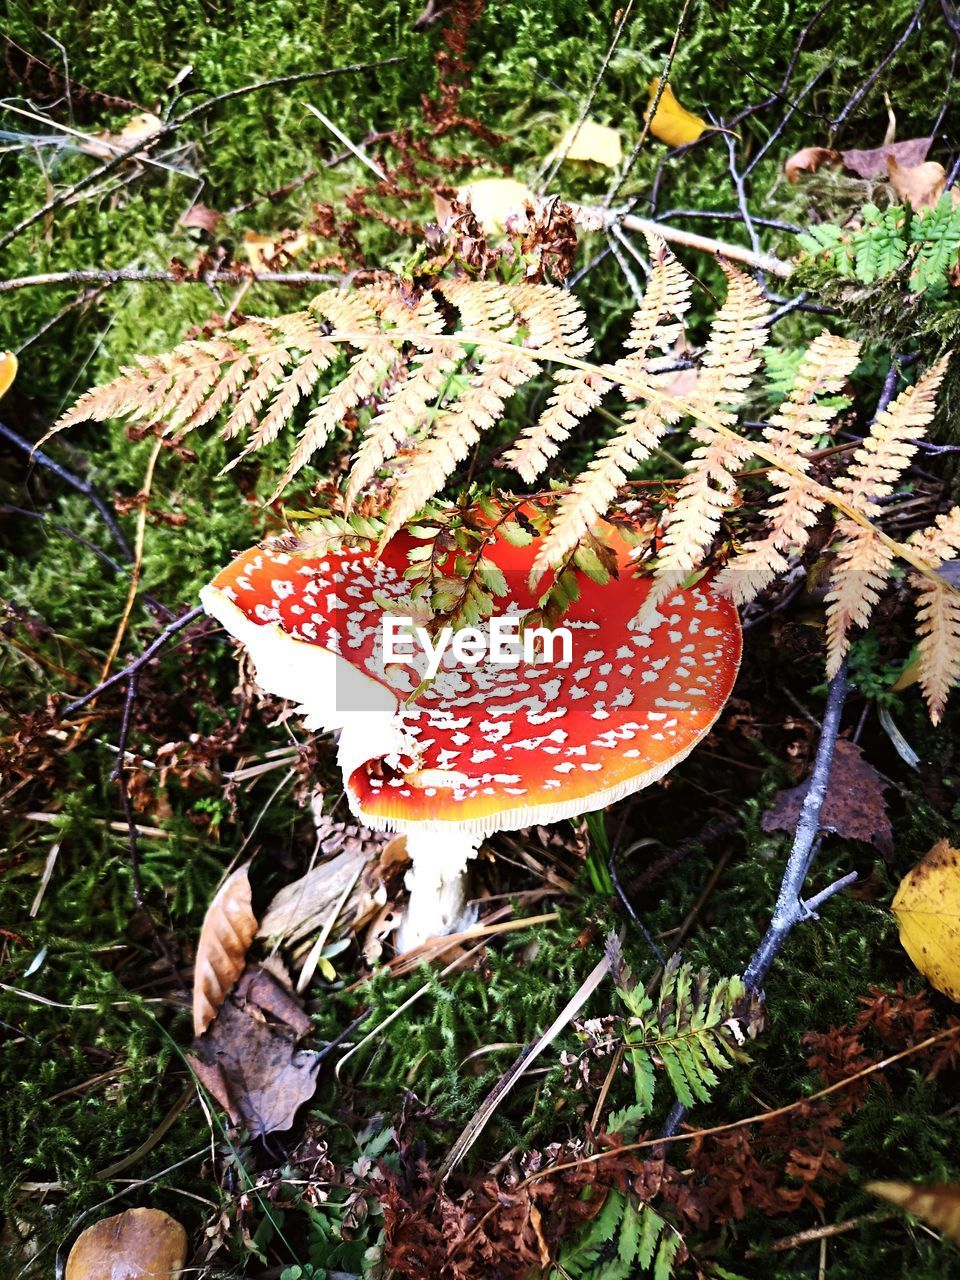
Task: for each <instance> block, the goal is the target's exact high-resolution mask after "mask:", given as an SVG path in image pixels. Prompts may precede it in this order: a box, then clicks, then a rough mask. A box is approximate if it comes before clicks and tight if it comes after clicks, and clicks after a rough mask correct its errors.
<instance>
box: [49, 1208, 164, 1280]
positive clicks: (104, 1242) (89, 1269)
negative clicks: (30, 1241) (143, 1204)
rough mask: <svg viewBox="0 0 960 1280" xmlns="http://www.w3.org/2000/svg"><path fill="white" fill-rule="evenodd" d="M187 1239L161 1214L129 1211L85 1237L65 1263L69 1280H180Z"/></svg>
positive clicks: (103, 1220)
mask: <svg viewBox="0 0 960 1280" xmlns="http://www.w3.org/2000/svg"><path fill="white" fill-rule="evenodd" d="M186 1261H187V1233H186V1231H184V1229H183V1227H182V1226H181V1225H180V1223H179V1222H177V1220H176V1218H171V1217H170V1215H169V1214H168V1213H164V1212H163V1211H162V1210H160V1209H127V1210H126V1212H125V1213H117V1214H114V1216H113V1217H112V1218H101V1219H100V1221H99V1222H95V1223H94V1224H93V1226H92V1227H87V1229H86V1231H82V1232H81V1233H80V1235H79V1236H78V1237H77V1239H76V1241H75V1242H74V1245H73V1248H72V1249H71V1250H70V1255H69V1257H68V1258H67V1269H66V1273H65V1280H178V1277H180V1276H181V1275H182V1274H183V1268H184V1266H185V1264H186Z"/></svg>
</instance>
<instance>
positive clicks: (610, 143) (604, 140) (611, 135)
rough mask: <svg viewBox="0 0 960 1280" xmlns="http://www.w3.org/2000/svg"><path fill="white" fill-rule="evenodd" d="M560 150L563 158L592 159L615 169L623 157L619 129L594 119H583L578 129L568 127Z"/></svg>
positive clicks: (596, 162) (595, 162)
mask: <svg viewBox="0 0 960 1280" xmlns="http://www.w3.org/2000/svg"><path fill="white" fill-rule="evenodd" d="M574 130H576V132H574ZM560 150H561V152H562V153H563V155H564V159H565V160H592V161H593V163H594V164H602V165H605V166H606V167H607V168H608V169H616V168H617V167H618V166H619V164H620V161H621V160H622V159H623V147H622V145H621V142H620V132H619V130H617V129H611V128H610V127H609V125H605V124H597V122H596V120H584V122H583V124H582V125H581V126H580V128H579V129H577V127H576V125H573V126H572V127H571V128H570V129H568V130H567V132H566V133H565V134H564V137H563V141H562V142H561V143H560Z"/></svg>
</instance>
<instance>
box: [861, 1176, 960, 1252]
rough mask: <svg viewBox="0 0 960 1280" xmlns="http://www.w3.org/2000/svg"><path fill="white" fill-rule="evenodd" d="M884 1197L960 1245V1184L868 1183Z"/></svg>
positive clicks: (869, 1187) (872, 1190)
mask: <svg viewBox="0 0 960 1280" xmlns="http://www.w3.org/2000/svg"><path fill="white" fill-rule="evenodd" d="M867 1190H868V1191H871V1192H872V1193H873V1194H874V1195H875V1196H879V1197H880V1198H881V1199H882V1200H889V1201H890V1203H891V1204H895V1205H897V1206H899V1208H901V1209H906V1210H907V1212H908V1213H915V1214H916V1215H917V1217H918V1218H923V1219H924V1220H925V1221H927V1222H929V1223H930V1225H931V1226H932V1227H937V1228H938V1229H939V1230H940V1231H942V1232H943V1233H944V1235H948V1236H949V1237H950V1239H951V1240H956V1242H957V1243H958V1244H960V1186H957V1185H956V1183H952V1184H947V1185H945V1184H943V1183H937V1182H868V1183H867Z"/></svg>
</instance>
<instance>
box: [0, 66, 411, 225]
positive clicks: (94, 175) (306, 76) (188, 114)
mask: <svg viewBox="0 0 960 1280" xmlns="http://www.w3.org/2000/svg"><path fill="white" fill-rule="evenodd" d="M404 60H405V59H404V58H403V57H402V56H398V57H395V58H385V59H383V60H382V61H379V62H358V63H353V64H351V65H350V66H347V67H328V68H326V69H325V70H323V71H304V72H301V73H300V74H299V75H290V76H277V77H275V78H274V79H271V80H259V81H257V82H255V83H254V84H247V85H241V86H240V88H238V89H230V90H228V91H227V92H226V93H219V94H217V95H216V96H215V97H212V98H207V99H205V100H204V101H203V102H199V103H197V105H196V106H195V107H191V108H190V109H189V110H187V111H185V112H184V113H183V114H182V115H180V116H178V117H176V118H175V119H173V120H168V121H167V122H166V123H165V124H164V126H163V128H162V129H158V130H157V132H156V133H152V134H151V135H150V136H149V137H148V138H143V139H141V140H140V141H139V142H137V143H135V144H134V146H132V147H129V148H128V149H127V150H126V151H121V152H120V153H119V155H115V156H113V157H112V158H111V159H110V160H107V161H105V162H104V164H102V165H100V166H99V167H98V168H96V169H94V170H93V171H92V172H91V173H88V174H87V175H86V177H84V178H81V179H80V180H79V182H75V183H74V184H73V185H72V186H71V187H68V188H66V190H64V191H61V192H60V193H59V194H58V195H55V196H52V197H51V198H50V199H49V200H48V201H47V203H46V204H44V205H42V206H41V207H40V208H39V209H34V210H33V212H32V213H30V214H28V215H27V216H26V217H25V218H23V219H22V220H21V221H20V222H18V223H17V224H16V226H13V227H11V228H10V230H9V231H8V232H7V233H6V235H3V236H0V249H5V248H6V247H7V245H8V244H12V242H13V241H14V240H16V239H17V237H18V236H21V235H22V234H23V233H24V231H27V230H29V228H30V227H32V226H35V225H36V224H37V223H38V222H42V221H43V220H44V218H46V217H48V216H49V215H50V214H51V213H55V212H56V211H57V209H59V208H60V207H61V206H62V205H63V204H65V203H66V201H68V200H70V199H72V198H73V197H74V196H75V195H77V194H78V193H79V192H81V191H85V190H87V189H88V188H90V187H92V186H94V185H95V184H96V183H98V182H99V181H100V180H101V179H102V178H105V177H107V176H108V175H109V174H110V173H113V172H114V171H115V170H116V169H119V168H120V166H121V165H123V164H125V163H126V162H127V161H128V160H132V159H134V158H135V157H137V156H139V155H141V154H142V153H143V152H145V151H147V150H148V149H150V148H152V147H155V146H156V145H157V144H158V143H159V142H163V141H165V140H166V139H167V138H169V137H170V136H171V135H172V134H174V133H175V132H176V131H177V130H178V129H179V128H181V127H182V126H183V125H185V124H186V123H187V121H188V120H192V119H194V118H195V117H196V116H198V115H201V114H202V113H203V112H205V111H210V110H212V109H213V108H214V107H216V106H219V104H220V103H221V102H228V101H230V100H231V99H233V98H240V97H243V96H244V95H246V94H250V93H257V92H259V91H260V90H263V89H277V88H284V87H286V86H287V85H292V84H303V83H304V82H305V81H307V80H323V79H326V78H327V77H329V76H342V75H349V74H352V73H353V72H357V71H373V70H377V69H379V68H380V67H386V66H390V65H391V64H393V63H397V62H403V61H404Z"/></svg>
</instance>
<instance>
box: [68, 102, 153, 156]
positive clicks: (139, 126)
mask: <svg viewBox="0 0 960 1280" xmlns="http://www.w3.org/2000/svg"><path fill="white" fill-rule="evenodd" d="M162 128H163V121H162V120H161V119H160V117H159V116H155V115H152V114H151V113H150V112H149V111H145V112H144V113H143V114H142V115H139V116H133V117H132V118H131V119H130V120H128V121H127V123H126V124H125V125H124V126H123V128H122V129H121V130H120V132H119V133H111V132H110V130H109V129H107V130H104V131H103V132H101V133H91V134H88V135H87V137H86V138H85V139H84V140H83V142H81V144H80V150H81V151H86V152H87V153H88V155H92V156H98V157H99V158H100V159H102V160H109V159H110V158H112V157H113V156H115V155H117V153H118V152H121V151H129V150H130V148H131V147H133V146H136V144H137V143H138V142H145V141H146V139H147V138H151V137H152V136H153V135H154V134H155V133H159V132H160V130H161V129H162Z"/></svg>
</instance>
